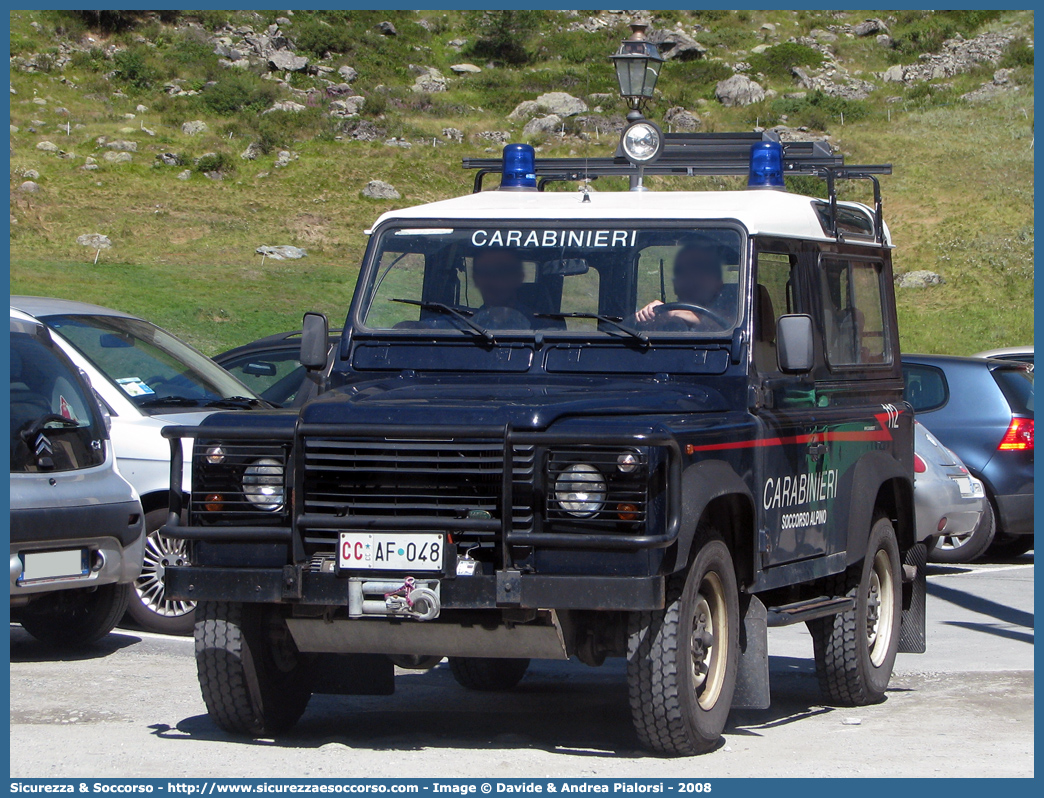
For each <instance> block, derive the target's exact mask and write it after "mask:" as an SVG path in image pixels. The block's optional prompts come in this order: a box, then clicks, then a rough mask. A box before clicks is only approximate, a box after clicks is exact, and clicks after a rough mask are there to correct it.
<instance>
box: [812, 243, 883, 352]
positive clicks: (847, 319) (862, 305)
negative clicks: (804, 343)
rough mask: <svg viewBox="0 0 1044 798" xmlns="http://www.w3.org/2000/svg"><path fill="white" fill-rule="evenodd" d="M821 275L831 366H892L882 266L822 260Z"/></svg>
mask: <svg viewBox="0 0 1044 798" xmlns="http://www.w3.org/2000/svg"><path fill="white" fill-rule="evenodd" d="M820 274H821V279H822V287H823V327H824V329H825V331H826V356H827V362H828V363H829V364H830V365H831V366H853V365H875V364H882V363H890V362H891V351H890V349H889V348H888V341H887V340H886V339H887V336H886V334H885V323H884V319H885V314H884V306H883V304H882V302H883V296H882V292H881V264H879V263H872V262H868V261H855V260H853V261H848V260H823V262H822V265H821V269H820Z"/></svg>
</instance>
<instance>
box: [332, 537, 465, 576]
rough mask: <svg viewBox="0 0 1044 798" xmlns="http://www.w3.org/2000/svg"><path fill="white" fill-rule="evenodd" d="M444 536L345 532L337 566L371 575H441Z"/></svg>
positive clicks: (339, 549) (338, 550)
mask: <svg viewBox="0 0 1044 798" xmlns="http://www.w3.org/2000/svg"><path fill="white" fill-rule="evenodd" d="M443 538H444V536H443V535H439V534H435V533H423V534H406V533H402V534H399V533H395V532H342V533H341V538H340V545H339V547H338V549H337V565H338V567H339V568H344V569H366V570H371V571H441V570H442V559H443V546H444V543H443Z"/></svg>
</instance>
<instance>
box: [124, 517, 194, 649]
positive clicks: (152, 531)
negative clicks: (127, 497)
mask: <svg viewBox="0 0 1044 798" xmlns="http://www.w3.org/2000/svg"><path fill="white" fill-rule="evenodd" d="M166 522H167V510H166V509H165V508H164V509H159V510H152V511H151V512H148V513H146V514H145V556H144V559H143V561H142V566H141V575H140V576H139V577H138V578H137V579H135V580H134V591H133V593H134V595H133V596H131V601H130V604H129V605H128V606H127V617H128V618H130V619H131V620H132V621H133V622H134V623H135V624H137V625H138V626H140V627H142V628H143V629H145V630H146V631H149V632H159V633H160V634H165V635H190V634H192V630H193V627H194V626H195V622H196V613H195V609H196V602H194V601H182V600H176V599H170V598H167V596H166V592H165V589H164V585H163V574H164V571H165V569H166V567H167V566H168V565H189V564H190V562H191V561H190V560H189V556H188V541H185V540H177V539H175V538H168V537H167V536H165V535H161V534H160V533H159V529H160V527H162V526H163V525H164V524H165V523H166Z"/></svg>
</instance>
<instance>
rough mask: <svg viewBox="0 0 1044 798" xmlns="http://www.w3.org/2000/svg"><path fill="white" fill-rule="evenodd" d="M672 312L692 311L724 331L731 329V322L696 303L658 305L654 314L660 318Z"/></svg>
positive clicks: (654, 309)
mask: <svg viewBox="0 0 1044 798" xmlns="http://www.w3.org/2000/svg"><path fill="white" fill-rule="evenodd" d="M672 310H690V311H692V312H693V313H695V314H696V315H698V316H699V317H700V318H701V319H703V318H704V317H706V318H708V319H710V320H711V321H713V322H714V323H715V324H717V325H718V326H719V327H720V328H721V329H723V330H724V329H727V328H728V327H729V322H728V320H727V319H725V318H724V317H722V316H721V315H720V314H718V313H715V312H714V311H713V310H711V309H710V308H705V307H704V306H703V305H697V304H695V303H694V302H665V303H663V304H662V305H657V306H656V307H654V308H653V313H655V314H656V315H657V316H659V315H661V314H663V313H669V312H670V311H672ZM689 326H692V325H689Z"/></svg>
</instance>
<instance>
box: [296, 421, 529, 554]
mask: <svg viewBox="0 0 1044 798" xmlns="http://www.w3.org/2000/svg"><path fill="white" fill-rule="evenodd" d="M503 445H504V444H503V442H502V441H490V440H480V441H475V440H446V441H431V440H387V439H380V440H364V441H360V440H342V439H331V438H313V437H309V438H306V439H305V440H304V447H303V458H302V461H301V463H302V466H303V469H304V474H303V480H304V508H303V509H304V512H305V513H306V514H309V515H327V516H334V517H341V518H352V517H360V518H363V517H364V518H395V517H427V518H443V519H444V518H452V519H466V518H490V519H494V520H499V519H501V518H502V517H503V515H502V513H503V509H502V507H501V502H502V490H503V470H504V449H503ZM534 459H535V454H534V447H532V446H515V447H513V449H512V462H513V473H512V479H513V485H512V504H513V507H512V508H511V526H512V529H514V530H518V531H528V530H530V529H531V528H532V525H533V509H532V504H533V502H532V491H533V474H534ZM336 538H337V534H336V532H333V531H328V530H309V531H308V532H307V533H306V537H305V542H306V543H310V544H313V545H316V544H318V545H321V546H323V547H325V545H326V544H329V545H331V546H332V545H333V544H334V541H335V540H336ZM495 539H496V532H492V531H474V530H472V531H467V532H461V533H456V532H455V533H454V540H456V541H458V542H469V541H470V542H482V541H493V540H495Z"/></svg>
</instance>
